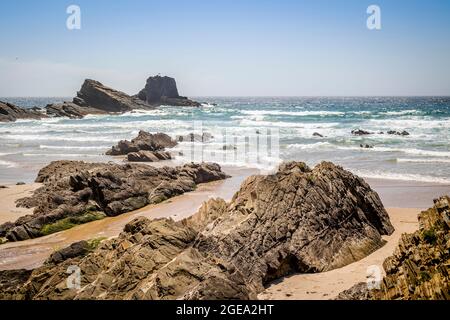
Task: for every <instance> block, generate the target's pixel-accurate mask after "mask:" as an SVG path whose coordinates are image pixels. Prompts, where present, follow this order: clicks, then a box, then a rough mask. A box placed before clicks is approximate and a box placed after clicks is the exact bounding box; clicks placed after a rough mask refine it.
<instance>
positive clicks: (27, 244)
mask: <svg viewBox="0 0 450 320" xmlns="http://www.w3.org/2000/svg"><path fill="white" fill-rule="evenodd" d="M225 171H226V172H227V173H228V174H230V175H231V176H232V177H231V178H229V179H226V180H223V181H215V182H211V183H206V184H202V185H199V187H198V188H197V189H196V190H195V191H193V192H189V193H186V194H183V195H181V196H177V197H174V198H172V199H169V200H167V201H165V202H163V203H160V204H158V205H150V206H147V207H144V208H141V209H139V210H136V211H133V212H129V213H125V214H122V215H120V216H117V217H108V218H105V219H103V220H99V221H94V222H90V223H87V224H84V225H80V226H77V227H74V228H72V229H69V230H66V231H62V232H59V233H55V234H51V235H49V236H45V237H41V238H37V239H31V240H26V241H21V242H14V243H6V244H3V245H1V246H0V270H8V269H19V268H25V269H32V268H35V267H38V266H40V265H41V264H42V263H43V262H44V261H45V259H46V258H47V257H48V256H49V254H51V253H52V252H53V251H55V250H58V249H61V248H63V247H66V246H68V245H70V244H71V243H73V242H76V241H79V240H87V239H94V238H99V237H106V238H109V237H115V236H117V235H118V234H119V233H120V232H121V231H122V229H123V227H124V225H125V224H127V223H128V222H130V221H131V220H133V219H134V218H136V217H138V216H145V217H148V218H162V217H170V218H172V219H174V220H179V219H183V218H185V217H188V216H190V215H192V214H193V213H195V212H196V211H197V210H198V208H199V207H200V206H201V204H202V203H203V202H204V201H206V200H208V199H209V198H212V197H214V198H215V197H221V198H224V199H225V200H227V201H228V200H230V199H231V197H232V196H233V194H234V193H235V192H236V191H237V190H238V189H239V186H240V184H241V183H242V181H243V180H244V179H245V178H246V177H248V176H249V175H252V174H258V173H259V172H258V171H257V170H251V169H243V168H236V167H228V168H225ZM367 181H368V183H369V184H370V185H371V186H372V188H374V189H375V190H376V191H377V192H378V193H379V195H380V197H381V199H382V201H383V203H384V204H385V206H386V207H387V211H388V213H389V216H390V219H391V222H392V224H393V225H394V227H395V232H394V233H393V234H392V235H391V236H385V237H384V239H385V240H386V244H385V245H384V246H383V247H382V248H381V249H379V250H378V251H376V252H374V253H373V254H371V255H369V256H368V257H366V258H364V259H362V260H360V261H358V262H355V263H352V264H350V265H348V266H345V267H343V268H340V269H336V270H332V271H330V272H325V273H318V274H295V275H291V276H288V277H285V278H283V279H281V280H278V281H277V282H276V283H273V284H271V285H270V286H269V287H268V288H267V290H266V291H265V292H263V293H261V294H260V296H259V298H260V299H332V298H334V297H335V296H336V295H337V294H338V293H339V292H341V291H343V290H345V289H348V288H349V287H351V286H352V285H354V284H356V283H358V282H361V281H365V280H366V275H367V267H368V266H373V265H376V266H380V267H381V265H382V262H383V261H384V259H385V258H386V257H388V256H389V255H391V254H392V252H393V250H394V248H395V247H396V245H397V243H398V239H399V237H400V235H401V234H402V233H405V232H408V233H409V232H413V231H415V230H416V229H417V228H418V224H417V214H418V213H419V212H420V210H421V208H427V207H430V206H431V205H432V200H433V198H436V197H437V196H439V195H442V194H445V193H447V194H448V193H449V192H450V189H449V187H448V186H446V185H438V184H436V185H431V184H423V183H414V182H404V181H393V180H376V179H368V180H367ZM38 186H39V184H29V185H23V186H16V185H12V186H9V187H8V188H6V189H0V199H1V200H0V208H1V211H0V212H1V213H0V223H3V222H6V221H13V220H15V219H17V218H18V217H19V216H21V215H23V214H28V213H31V212H32V210H30V209H23V208H16V207H15V204H14V201H15V200H16V199H18V198H21V197H24V196H27V195H28V194H30V192H32V191H33V190H34V189H35V188H37V187H38ZM411 204H413V205H414V206H415V208H410V207H408V206H410V205H411ZM381 269H382V267H381Z"/></svg>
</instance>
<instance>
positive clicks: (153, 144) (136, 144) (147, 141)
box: [106, 130, 177, 156]
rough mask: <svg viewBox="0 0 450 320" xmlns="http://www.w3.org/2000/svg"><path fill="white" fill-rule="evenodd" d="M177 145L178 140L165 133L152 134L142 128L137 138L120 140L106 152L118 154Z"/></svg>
mask: <svg viewBox="0 0 450 320" xmlns="http://www.w3.org/2000/svg"><path fill="white" fill-rule="evenodd" d="M176 145H177V142H176V141H175V140H173V139H172V138H171V137H170V136H168V135H167V134H165V133H156V134H151V133H148V132H146V131H143V130H141V131H139V134H138V136H137V137H136V138H134V139H132V140H131V141H128V140H122V141H119V143H118V144H117V146H113V147H112V148H111V150H108V151H107V152H106V154H107V155H110V156H118V155H127V154H129V153H132V152H139V151H152V152H155V151H164V149H165V148H173V147H174V146H176Z"/></svg>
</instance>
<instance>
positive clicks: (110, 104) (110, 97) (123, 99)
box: [46, 79, 153, 118]
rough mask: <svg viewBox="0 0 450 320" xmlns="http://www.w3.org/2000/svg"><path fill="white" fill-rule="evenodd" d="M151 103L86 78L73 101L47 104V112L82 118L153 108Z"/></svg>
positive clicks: (59, 115)
mask: <svg viewBox="0 0 450 320" xmlns="http://www.w3.org/2000/svg"><path fill="white" fill-rule="evenodd" d="M152 108H153V107H151V106H150V105H148V104H146V103H144V102H142V101H141V100H139V99H137V98H135V97H131V96H129V95H128V94H126V93H124V92H121V91H117V90H114V89H112V88H109V87H107V86H105V85H103V84H102V83H100V82H98V81H95V80H91V79H86V80H85V81H84V83H83V85H82V86H81V89H80V91H78V92H77V96H76V97H75V98H73V101H72V102H64V103H59V104H50V105H47V107H46V110H47V114H49V115H52V116H57V117H70V118H82V117H84V116H85V115H87V114H104V113H123V112H127V111H131V110H134V109H152Z"/></svg>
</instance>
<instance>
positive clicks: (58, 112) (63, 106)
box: [45, 102, 107, 119]
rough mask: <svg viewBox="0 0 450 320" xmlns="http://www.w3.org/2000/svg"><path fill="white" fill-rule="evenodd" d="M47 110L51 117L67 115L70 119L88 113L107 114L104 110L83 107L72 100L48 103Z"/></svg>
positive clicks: (79, 117)
mask: <svg viewBox="0 0 450 320" xmlns="http://www.w3.org/2000/svg"><path fill="white" fill-rule="evenodd" d="M45 110H46V112H47V115H48V116H50V117H67V118H70V119H81V118H83V117H85V116H87V115H88V114H107V112H106V111H104V110H101V109H96V108H92V107H81V106H79V105H77V104H75V103H72V102H64V103H54V104H48V105H47V106H46V107H45Z"/></svg>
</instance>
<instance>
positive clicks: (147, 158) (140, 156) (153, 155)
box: [127, 151, 172, 162]
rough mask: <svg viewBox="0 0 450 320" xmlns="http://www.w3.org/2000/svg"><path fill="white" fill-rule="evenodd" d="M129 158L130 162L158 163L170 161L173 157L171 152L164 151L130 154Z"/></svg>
mask: <svg viewBox="0 0 450 320" xmlns="http://www.w3.org/2000/svg"><path fill="white" fill-rule="evenodd" d="M127 158H128V161H130V162H157V161H161V160H170V159H172V156H171V155H170V153H169V152H164V151H139V152H132V153H129V154H128V156H127Z"/></svg>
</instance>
